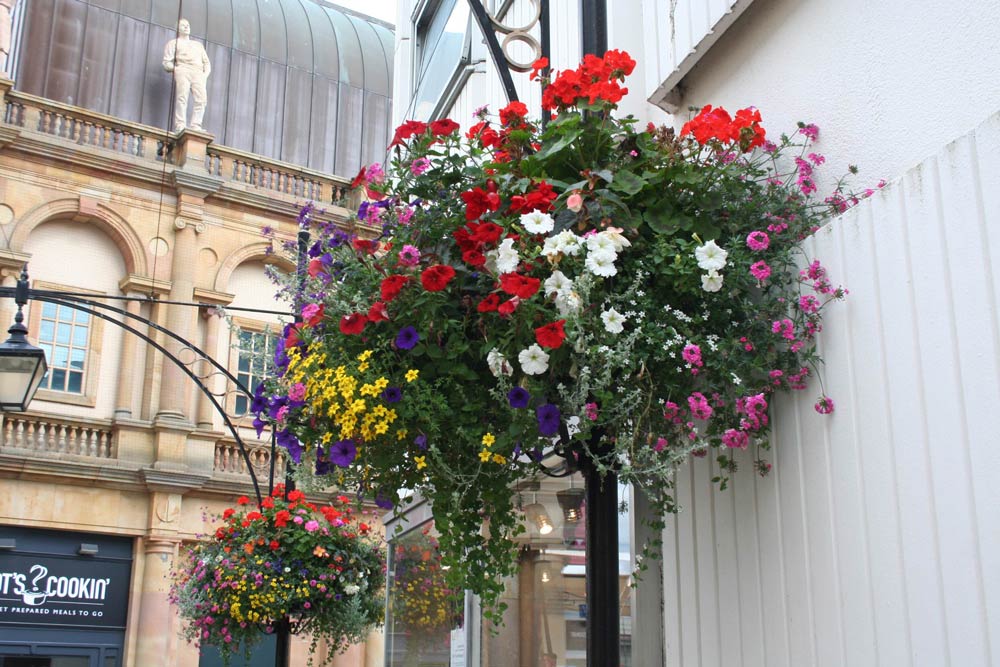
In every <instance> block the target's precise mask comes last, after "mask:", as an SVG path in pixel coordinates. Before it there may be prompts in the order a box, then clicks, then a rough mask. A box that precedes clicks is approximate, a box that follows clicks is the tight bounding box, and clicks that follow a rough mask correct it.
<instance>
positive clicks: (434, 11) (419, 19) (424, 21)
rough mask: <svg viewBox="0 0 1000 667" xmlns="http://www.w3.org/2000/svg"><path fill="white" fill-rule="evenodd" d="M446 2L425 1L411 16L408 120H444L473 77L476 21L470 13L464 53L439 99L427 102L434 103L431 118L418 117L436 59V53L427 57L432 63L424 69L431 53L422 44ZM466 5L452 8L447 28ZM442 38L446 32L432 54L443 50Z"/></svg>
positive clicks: (457, 2)
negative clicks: (420, 97) (454, 13)
mask: <svg viewBox="0 0 1000 667" xmlns="http://www.w3.org/2000/svg"><path fill="white" fill-rule="evenodd" d="M445 2H446V0H423V1H422V2H419V3H418V4H417V6H416V7H415V8H414V10H413V14H412V15H411V16H410V30H411V34H412V36H413V38H412V39H411V40H410V41H411V53H410V64H411V66H410V73H409V74H410V102H409V107H408V109H407V112H406V117H407V118H415V119H417V120H423V121H428V122H429V121H432V120H435V119H437V118H440V117H441V116H442V115H443V114H444V113H446V112H447V111H448V110H449V109H450V107H451V106H452V104H454V101H455V98H456V97H457V96H458V94H459V93H460V92H461V90H462V88H463V87H464V86H465V84H466V82H467V81H468V79H469V77H470V76H471V74H472V72H471V68H470V65H471V64H472V63H473V57H472V41H473V40H472V33H473V30H474V21H473V17H472V12H471V9H470V10H469V14H468V16H467V17H466V25H465V33H464V36H463V39H462V49H461V52H460V55H459V56H458V59H457V60H456V62H455V67H454V70H453V71H452V72H451V73H450V74H449V75H448V80H447V82H446V83H445V84H444V87H443V88H442V89H441V92H440V94H439V95H438V97H437V99H434V100H424V102H432V105H431V110H430V112H429V113H428V114H427V117H426V118H423V117H421V116H422V114H418V113H417V106H416V105H417V103H418V102H420V101H421V100H420V99H419V94H420V92H421V89H422V86H423V84H424V83H425V81H424V79H425V77H426V76H427V73H428V71H429V70H430V65H431V60H432V59H433V58H434V55H433V53H431V54H430V55H427V56H426V57H427V58H429V60H428V61H427V62H426V65H425V66H422V63H423V59H424V57H425V54H426V49H427V45H425V44H423V43H422V41H423V39H422V38H423V34H422V31H424V30H425V29H427V28H428V26H429V25H430V24H432V23H433V22H434V19H435V18H436V17H437V15H438V12H439V11H440V10H441V8H442V6H443V4H444V3H445ZM463 2H465V0H457V1H456V2H455V3H454V4H453V5H452V7H451V11H450V12H449V15H448V17H447V20H446V21H445V26H447V23H448V21H450V20H451V12H454V11H455V9H456V8H457V7H458V5H459V4H461V3H463ZM442 35H444V30H443V29H442V32H441V34H439V35H438V36H437V38H436V39H435V40H434V44H433V45H432V46H433V47H434V48H433V49H432V51H433V50H435V49H436V48H437V47H438V46H439V44H440V42H441V37H442ZM446 64H447V63H446Z"/></svg>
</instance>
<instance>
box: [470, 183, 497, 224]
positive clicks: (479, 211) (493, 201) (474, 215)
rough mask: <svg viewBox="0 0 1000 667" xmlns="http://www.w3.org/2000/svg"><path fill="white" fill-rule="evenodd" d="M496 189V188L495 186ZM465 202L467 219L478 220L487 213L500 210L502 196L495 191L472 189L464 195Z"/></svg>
mask: <svg viewBox="0 0 1000 667" xmlns="http://www.w3.org/2000/svg"><path fill="white" fill-rule="evenodd" d="M494 187H495V186H494ZM462 200H463V201H464V202H465V219H466V220H478V219H479V218H480V217H482V216H483V214H484V213H486V212H487V211H495V210H497V209H498V208H500V195H498V194H497V193H496V192H495V191H490V190H483V189H482V188H472V189H471V190H468V191H466V192H463V193H462Z"/></svg>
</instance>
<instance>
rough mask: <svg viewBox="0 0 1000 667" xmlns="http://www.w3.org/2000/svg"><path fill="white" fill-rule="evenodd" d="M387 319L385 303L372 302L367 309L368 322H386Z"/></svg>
mask: <svg viewBox="0 0 1000 667" xmlns="http://www.w3.org/2000/svg"><path fill="white" fill-rule="evenodd" d="M388 320H389V311H388V310H387V309H386V307H385V303H383V302H381V301H376V302H375V303H373V304H372V307H371V308H369V309H368V321H369V322H387V321H388Z"/></svg>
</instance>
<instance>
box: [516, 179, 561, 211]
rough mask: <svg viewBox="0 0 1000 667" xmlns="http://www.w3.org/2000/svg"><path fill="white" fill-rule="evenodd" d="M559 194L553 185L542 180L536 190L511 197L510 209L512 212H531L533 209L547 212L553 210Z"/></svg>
mask: <svg viewBox="0 0 1000 667" xmlns="http://www.w3.org/2000/svg"><path fill="white" fill-rule="evenodd" d="M557 196H558V195H557V194H556V192H555V190H553V189H552V186H551V185H549V184H548V183H546V182H545V181H540V182H539V183H538V184H537V185H536V186H535V189H534V190H532V191H530V192H525V193H524V194H523V195H514V196H513V197H511V198H510V211H511V213H531V212H532V211H541V212H542V213H547V212H549V211H551V210H552V202H553V201H555V198H556V197H557Z"/></svg>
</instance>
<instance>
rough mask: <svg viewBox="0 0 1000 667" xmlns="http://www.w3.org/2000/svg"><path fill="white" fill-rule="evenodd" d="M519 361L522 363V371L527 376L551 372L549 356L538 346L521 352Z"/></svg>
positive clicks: (518, 356) (535, 345)
mask: <svg viewBox="0 0 1000 667" xmlns="http://www.w3.org/2000/svg"><path fill="white" fill-rule="evenodd" d="M517 360H518V361H519V362H521V370H522V371H524V374H525V375H541V374H542V373H544V372H545V371H547V370H549V355H548V354H547V353H546V352H545V350H543V349H542V348H540V347H538V345H537V344H534V345H532V346H531V347H529V348H527V349H525V350H521V353H520V354H518V355H517Z"/></svg>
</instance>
